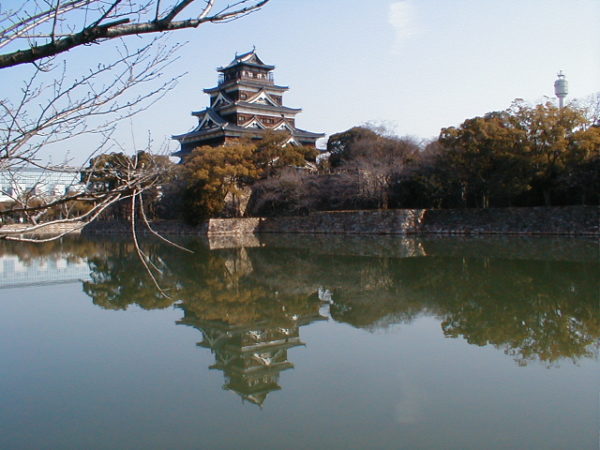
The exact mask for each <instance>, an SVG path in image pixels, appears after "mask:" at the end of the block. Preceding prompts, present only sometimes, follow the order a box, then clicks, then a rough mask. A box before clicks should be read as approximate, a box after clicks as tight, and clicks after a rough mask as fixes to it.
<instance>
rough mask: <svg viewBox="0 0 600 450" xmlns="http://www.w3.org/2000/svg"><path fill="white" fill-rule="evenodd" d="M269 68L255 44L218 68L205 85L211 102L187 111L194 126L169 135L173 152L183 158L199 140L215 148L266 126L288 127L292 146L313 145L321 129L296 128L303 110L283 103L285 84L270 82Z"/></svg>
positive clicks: (255, 133)
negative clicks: (211, 82)
mask: <svg viewBox="0 0 600 450" xmlns="http://www.w3.org/2000/svg"><path fill="white" fill-rule="evenodd" d="M274 69H275V66H270V65H268V64H265V63H264V62H262V60H261V59H260V58H259V57H258V55H257V54H256V51H255V50H254V49H253V50H252V51H250V52H248V53H244V54H242V55H236V56H235V58H234V60H233V61H231V62H230V63H229V65H227V66H226V67H219V68H218V69H217V71H218V72H219V80H218V85H217V86H216V87H213V88H209V89H204V92H205V93H206V94H208V95H209V96H210V106H209V107H208V108H206V109H203V110H202V111H195V112H192V115H193V116H196V117H197V118H198V126H197V127H196V128H195V129H194V130H192V131H190V132H189V133H185V134H180V135H177V136H173V139H176V140H177V141H179V143H180V144H181V149H180V150H179V151H178V152H177V153H175V154H174V156H179V157H185V156H186V155H187V154H189V153H190V152H191V151H192V150H193V149H194V148H196V147H199V146H202V145H210V146H214V147H216V146H220V145H224V144H225V145H226V144H228V143H231V142H234V141H237V140H238V139H240V138H250V139H260V138H261V136H262V135H263V134H264V133H265V132H266V131H267V130H274V131H287V132H288V133H289V134H290V140H289V143H291V144H292V145H307V146H313V147H314V146H315V142H316V140H317V139H319V138H321V137H323V136H324V134H322V133H312V132H310V131H305V130H301V129H299V128H296V119H295V117H296V114H298V113H299V112H300V111H302V110H301V109H299V108H289V107H287V106H284V105H283V93H284V92H286V91H287V90H288V87H287V86H279V85H277V84H275V82H274V79H273V70H274Z"/></svg>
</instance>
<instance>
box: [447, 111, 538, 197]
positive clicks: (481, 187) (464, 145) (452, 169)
mask: <svg viewBox="0 0 600 450" xmlns="http://www.w3.org/2000/svg"><path fill="white" fill-rule="evenodd" d="M509 119H510V117H509V116H508V114H507V113H505V112H499V113H489V114H487V115H485V116H484V117H475V118H473V119H467V120H465V121H464V122H463V123H462V124H461V125H460V126H459V127H450V128H443V129H442V131H441V132H440V138H439V142H440V143H441V144H442V145H443V146H444V147H445V148H446V153H445V155H444V158H443V161H440V162H441V163H443V164H445V165H446V166H447V168H448V169H449V170H448V171H447V173H448V175H449V177H450V178H449V180H448V181H450V182H452V181H453V180H452V178H454V180H455V182H456V184H457V185H458V186H460V195H461V198H462V201H463V206H468V202H469V200H472V201H473V202H474V204H475V206H479V207H482V208H488V207H489V206H490V201H491V199H492V198H502V197H505V198H506V197H508V198H512V197H514V196H515V195H518V194H519V193H521V192H522V191H523V190H525V189H526V188H527V177H526V170H527V168H526V163H525V159H524V156H523V151H524V144H525V137H526V135H525V131H524V130H521V129H519V128H517V127H514V126H511V123H510V121H509Z"/></svg>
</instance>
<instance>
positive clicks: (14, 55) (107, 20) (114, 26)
mask: <svg viewBox="0 0 600 450" xmlns="http://www.w3.org/2000/svg"><path fill="white" fill-rule="evenodd" d="M152 1H154V2H156V4H155V8H154V11H155V12H154V16H153V18H150V17H147V16H143V17H138V14H134V13H133V12H134V9H133V8H132V10H130V11H128V12H127V13H119V12H118V7H119V4H120V3H121V0H115V1H113V2H112V3H111V4H110V5H109V6H108V8H106V10H102V5H103V4H104V2H103V1H101V0H80V1H72V2H68V3H65V4H63V5H61V4H60V2H57V4H56V5H55V6H54V7H53V8H51V9H49V10H46V11H42V12H40V13H38V14H36V15H34V16H33V17H27V18H26V19H23V20H21V21H18V22H17V23H15V24H13V25H11V26H9V27H7V28H5V29H4V30H0V47H3V46H6V45H8V44H9V43H13V42H14V41H15V40H17V39H20V38H24V37H29V38H30V37H32V36H35V31H36V30H37V29H40V28H41V27H42V26H43V24H44V23H45V22H47V21H49V20H54V23H55V24H56V23H58V20H59V18H60V17H63V16H65V15H67V13H69V12H72V11H78V10H81V8H85V11H86V12H95V13H96V14H98V18H97V19H96V20H94V21H93V22H92V24H91V25H89V26H84V27H82V28H81V29H80V30H79V31H77V32H70V33H67V34H65V33H60V35H61V36H62V37H60V38H59V39H55V37H56V33H55V27H54V26H53V27H52V31H51V33H50V39H49V40H48V42H46V43H43V44H42V43H39V44H38V43H37V42H35V43H34V44H33V45H31V46H29V47H28V48H26V49H19V50H16V51H13V52H10V53H6V54H2V55H0V68H6V67H11V66H16V65H19V64H25V63H32V62H35V61H38V60H41V59H44V58H48V57H51V56H56V55H58V54H60V53H63V52H66V51H68V50H71V49H73V48H75V47H79V46H82V45H86V44H92V43H97V42H101V41H103V40H109V39H115V38H120V37H125V36H131V35H140V34H148V33H161V32H165V31H173V30H179V29H184V28H197V27H198V26H200V25H201V24H203V23H206V22H213V23H216V22H227V21H231V20H235V19H236V18H240V17H243V16H245V15H247V14H249V13H252V12H255V11H257V10H259V9H260V8H262V7H263V6H265V5H266V4H267V3H268V2H269V1H270V0H240V1H237V2H234V3H231V4H228V5H226V6H225V7H223V8H222V9H221V10H220V11H219V12H218V13H216V14H211V12H212V10H213V9H214V7H215V0H203V3H205V4H204V6H203V7H202V9H201V11H200V13H199V14H198V15H197V16H195V17H189V18H187V19H181V20H176V19H177V17H178V16H179V15H180V14H181V13H182V12H183V11H184V10H186V9H188V8H190V7H191V6H192V5H194V4H198V3H202V2H200V1H199V0H181V1H179V2H178V3H176V4H175V5H173V6H171V7H170V8H169V9H168V10H167V11H164V12H163V13H162V14H161V13H159V11H160V2H159V0H152ZM152 1H151V2H149V3H147V4H144V5H143V7H142V8H141V9H140V10H142V11H143V10H146V9H149V6H150V4H151V3H152ZM138 12H139V10H138ZM159 16H161V17H162V18H159ZM146 18H147V20H146ZM0 25H1V23H0ZM32 33H33V34H32ZM37 36H38V37H40V36H43V34H38V35H37Z"/></svg>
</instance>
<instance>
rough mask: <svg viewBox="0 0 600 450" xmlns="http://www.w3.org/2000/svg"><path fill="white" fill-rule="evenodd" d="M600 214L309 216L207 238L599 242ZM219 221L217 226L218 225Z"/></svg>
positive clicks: (247, 224)
mask: <svg viewBox="0 0 600 450" xmlns="http://www.w3.org/2000/svg"><path fill="white" fill-rule="evenodd" d="M599 211H600V210H599V208H598V207H596V206H569V207H552V208H545V207H538V208H491V209H445V210H441V209H440V210H426V209H397V210H385V211H338V212H317V213H312V214H309V215H307V216H292V217H273V218H261V219H257V218H252V219H213V220H211V221H210V225H209V227H208V233H209V234H240V233H327V234H458V235H472V234H523V235H545V234H555V235H578V236H585V235H590V236H597V235H598V234H599V223H600V216H599ZM216 220H218V223H217V222H214V221H216ZM213 223H214V224H213Z"/></svg>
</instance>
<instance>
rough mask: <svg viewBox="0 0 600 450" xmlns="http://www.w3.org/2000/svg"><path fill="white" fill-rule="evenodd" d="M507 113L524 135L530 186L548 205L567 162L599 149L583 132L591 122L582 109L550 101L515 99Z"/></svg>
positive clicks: (570, 162) (571, 162) (569, 162)
mask: <svg viewBox="0 0 600 450" xmlns="http://www.w3.org/2000/svg"><path fill="white" fill-rule="evenodd" d="M508 113H509V114H510V120H511V121H512V124H513V126H514V127H515V128H517V129H518V130H521V131H522V132H523V133H525V136H526V140H525V143H524V146H523V150H524V151H525V153H526V157H527V161H528V163H529V165H530V168H531V171H532V178H531V181H530V183H531V187H532V188H533V189H534V190H536V191H539V192H540V193H541V194H542V196H543V200H544V204H545V205H546V206H549V205H551V204H552V193H553V191H555V190H556V188H557V182H558V180H559V179H560V177H561V176H562V175H563V173H564V172H565V170H566V169H567V167H568V165H569V164H573V162H574V161H575V160H578V159H579V160H581V159H582V157H583V156H584V154H585V153H593V152H597V151H598V143H597V142H594V139H593V138H592V139H591V142H589V141H588V137H589V136H588V135H587V133H585V130H586V129H587V128H588V127H589V126H591V123H590V122H589V120H588V119H587V118H586V115H585V111H584V110H582V109H578V108H576V107H573V106H567V107H564V108H558V107H556V106H554V105H553V104H552V103H550V102H547V103H545V104H540V105H535V106H533V107H531V106H529V105H527V104H525V103H524V102H522V101H515V102H514V103H513V105H512V106H511V107H510V108H509V109H508ZM584 149H585V150H584ZM582 151H583V153H582Z"/></svg>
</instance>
